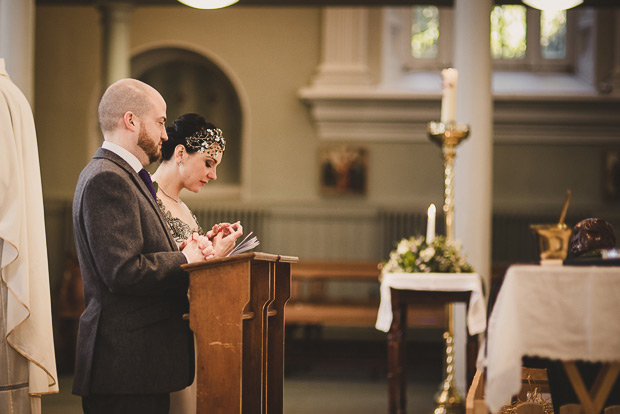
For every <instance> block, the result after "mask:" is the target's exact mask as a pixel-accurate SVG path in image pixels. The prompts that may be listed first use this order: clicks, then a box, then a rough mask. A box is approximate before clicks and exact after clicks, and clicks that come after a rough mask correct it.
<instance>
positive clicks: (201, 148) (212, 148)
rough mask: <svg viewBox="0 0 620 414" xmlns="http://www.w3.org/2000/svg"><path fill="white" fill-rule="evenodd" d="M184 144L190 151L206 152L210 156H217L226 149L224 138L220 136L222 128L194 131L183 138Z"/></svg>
mask: <svg viewBox="0 0 620 414" xmlns="http://www.w3.org/2000/svg"><path fill="white" fill-rule="evenodd" d="M185 146H186V147H187V148H188V149H191V150H192V151H196V152H198V153H200V154H204V153H206V154H207V155H209V156H211V157H214V158H215V157H217V156H218V155H219V153H220V151H221V152H224V150H225V149H226V140H225V139H224V137H223V136H222V130H221V129H219V128H215V129H202V130H200V131H197V132H196V133H194V135H192V136H190V137H187V138H185Z"/></svg>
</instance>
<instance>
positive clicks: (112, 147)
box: [101, 141, 144, 172]
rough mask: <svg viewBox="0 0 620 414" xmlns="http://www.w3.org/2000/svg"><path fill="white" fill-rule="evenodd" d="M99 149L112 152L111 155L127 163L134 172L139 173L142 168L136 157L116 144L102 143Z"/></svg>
mask: <svg viewBox="0 0 620 414" xmlns="http://www.w3.org/2000/svg"><path fill="white" fill-rule="evenodd" d="M101 148H104V149H107V150H108V151H112V152H113V153H115V154H116V155H118V156H119V157H121V158H122V159H124V160H125V161H127V163H128V164H129V165H131V168H133V169H134V170H135V171H136V172H139V171H140V170H141V169H143V168H144V167H143V166H142V163H141V162H140V160H139V159H138V157H136V156H135V155H133V154H132V153H131V152H129V151H127V150H126V149H125V148H123V147H121V146H120V145H118V144H115V143H113V142H110V141H103V144H102V145H101Z"/></svg>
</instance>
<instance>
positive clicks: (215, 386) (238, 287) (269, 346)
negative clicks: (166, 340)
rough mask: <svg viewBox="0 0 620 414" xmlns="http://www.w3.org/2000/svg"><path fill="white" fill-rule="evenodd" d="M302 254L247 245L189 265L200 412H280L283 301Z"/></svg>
mask: <svg viewBox="0 0 620 414" xmlns="http://www.w3.org/2000/svg"><path fill="white" fill-rule="evenodd" d="M297 261H298V258H297V257H290V256H280V255H274V254H267V253H244V254H240V255H236V256H232V257H227V258H223V259H215V260H209V261H205V262H200V263H192V264H188V265H184V266H183V268H184V269H185V270H187V271H188V272H189V273H190V290H189V295H190V314H189V315H190V317H189V321H190V327H191V329H192V331H194V334H195V336H196V353H197V362H196V365H197V374H196V379H195V381H196V382H197V384H196V385H197V397H196V398H197V413H198V414H207V413H209V414H211V413H222V414H233V413H243V414H281V413H282V411H283V385H284V306H285V304H286V302H287V301H288V299H289V298H290V286H291V264H292V263H296V262H297Z"/></svg>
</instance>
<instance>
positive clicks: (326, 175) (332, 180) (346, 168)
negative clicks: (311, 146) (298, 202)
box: [319, 144, 368, 195]
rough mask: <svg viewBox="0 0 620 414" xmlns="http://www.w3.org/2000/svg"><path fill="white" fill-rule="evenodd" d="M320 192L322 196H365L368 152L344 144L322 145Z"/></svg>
mask: <svg viewBox="0 0 620 414" xmlns="http://www.w3.org/2000/svg"><path fill="white" fill-rule="evenodd" d="M319 162H320V171H321V177H320V191H321V194H323V195H346V194H353V195H365V194H366V186H367V181H368V150H367V149H366V148H365V147H361V146H356V145H346V144H324V145H322V146H321V148H320V150H319Z"/></svg>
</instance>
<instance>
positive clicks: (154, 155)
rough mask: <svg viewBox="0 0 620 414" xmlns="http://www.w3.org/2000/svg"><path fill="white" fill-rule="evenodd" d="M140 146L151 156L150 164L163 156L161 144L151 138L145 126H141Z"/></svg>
mask: <svg viewBox="0 0 620 414" xmlns="http://www.w3.org/2000/svg"><path fill="white" fill-rule="evenodd" d="M138 147H140V148H142V151H144V153H145V154H146V156H147V157H149V164H152V163H154V162H155V161H157V160H159V158H161V150H160V149H159V144H156V143H154V142H153V141H152V140H151V139H149V136H148V134H147V133H146V131H145V129H144V128H140V133H139V134H138Z"/></svg>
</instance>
